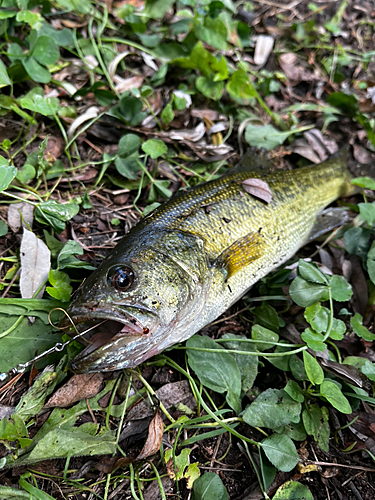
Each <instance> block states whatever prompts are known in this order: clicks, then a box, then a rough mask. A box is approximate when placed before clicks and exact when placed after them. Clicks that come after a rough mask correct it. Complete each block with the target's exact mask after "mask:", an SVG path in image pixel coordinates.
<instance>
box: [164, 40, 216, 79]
mask: <svg viewBox="0 0 375 500" xmlns="http://www.w3.org/2000/svg"><path fill="white" fill-rule="evenodd" d="M172 62H173V63H174V64H177V65H178V66H181V67H182V68H187V69H193V70H195V71H199V72H200V74H201V75H203V76H206V77H210V76H211V77H213V76H214V75H215V74H216V73H217V72H220V71H222V68H221V63H220V62H219V61H218V60H217V59H216V57H215V56H214V55H212V54H211V52H209V51H208V50H206V49H205V48H204V47H203V44H202V42H198V43H197V44H196V45H195V47H194V48H193V50H192V51H191V54H190V56H188V57H180V58H178V59H175V60H174V61H172Z"/></svg>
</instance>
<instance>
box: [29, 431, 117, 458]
mask: <svg viewBox="0 0 375 500" xmlns="http://www.w3.org/2000/svg"><path fill="white" fill-rule="evenodd" d="M88 423H89V424H90V427H89V428H88V430H90V431H91V432H84V430H85V429H84V427H85V425H87V424H83V425H81V426H79V427H72V428H70V429H69V430H66V429H62V428H58V427H56V428H55V429H53V430H51V431H50V432H49V433H48V434H46V435H45V436H44V437H43V438H42V439H41V440H40V441H39V442H38V443H37V445H36V446H35V448H34V449H33V450H32V451H31V453H30V454H29V455H28V456H27V463H33V462H40V461H41V460H49V459H55V458H67V457H68V456H73V457H74V456H82V455H87V456H93V455H107V454H112V453H115V451H116V438H115V434H114V431H106V432H104V433H102V434H98V435H95V434H94V435H93V434H92V430H91V427H92V425H93V424H92V423H91V422H88ZM95 427H96V428H97V426H95ZM94 432H95V431H94ZM20 462H21V463H22V457H21V460H20Z"/></svg>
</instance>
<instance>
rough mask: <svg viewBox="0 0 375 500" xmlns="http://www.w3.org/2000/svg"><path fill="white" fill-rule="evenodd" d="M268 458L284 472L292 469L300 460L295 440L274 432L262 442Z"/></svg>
mask: <svg viewBox="0 0 375 500" xmlns="http://www.w3.org/2000/svg"><path fill="white" fill-rule="evenodd" d="M261 447H262V449H263V451H264V453H265V454H266V456H267V458H268V460H269V461H270V462H271V463H272V464H273V465H274V466H275V467H276V468H277V469H279V470H281V471H283V472H289V471H291V470H292V469H293V468H294V467H295V466H296V465H297V464H298V461H299V456H298V453H297V450H296V447H295V446H294V444H293V441H292V440H291V439H290V438H289V437H288V436H285V435H283V434H272V435H271V436H270V437H268V438H266V439H264V440H263V441H262V442H261Z"/></svg>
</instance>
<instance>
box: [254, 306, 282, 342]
mask: <svg viewBox="0 0 375 500" xmlns="http://www.w3.org/2000/svg"><path fill="white" fill-rule="evenodd" d="M252 313H253V314H254V316H255V317H256V319H257V323H259V324H260V325H262V326H264V327H265V328H268V329H269V330H272V331H274V332H278V331H279V328H280V318H279V316H278V314H277V311H276V309H275V308H274V307H272V306H271V305H270V304H269V302H268V301H266V300H264V301H263V302H262V305H261V306H260V307H254V309H253V310H252ZM278 339H279V337H277V340H276V342H277V341H278ZM265 340H266V339H265Z"/></svg>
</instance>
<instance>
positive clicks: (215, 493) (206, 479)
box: [192, 472, 228, 500]
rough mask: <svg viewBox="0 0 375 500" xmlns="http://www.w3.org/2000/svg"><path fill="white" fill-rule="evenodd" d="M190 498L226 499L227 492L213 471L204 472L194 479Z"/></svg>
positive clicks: (193, 499) (198, 499) (202, 499)
mask: <svg viewBox="0 0 375 500" xmlns="http://www.w3.org/2000/svg"><path fill="white" fill-rule="evenodd" d="M192 500H228V492H227V490H226V488H225V486H224V484H223V482H222V480H221V479H220V477H219V476H218V475H217V474H215V473H214V472H206V473H205V474H203V476H201V477H199V478H198V479H196V480H195V481H194V484H193V491H192Z"/></svg>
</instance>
